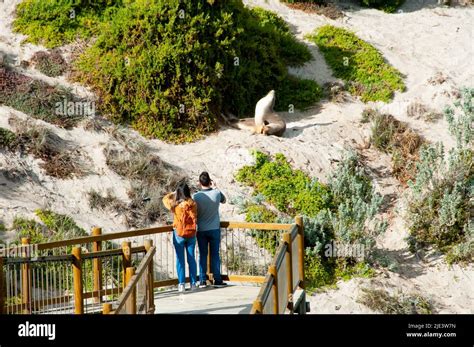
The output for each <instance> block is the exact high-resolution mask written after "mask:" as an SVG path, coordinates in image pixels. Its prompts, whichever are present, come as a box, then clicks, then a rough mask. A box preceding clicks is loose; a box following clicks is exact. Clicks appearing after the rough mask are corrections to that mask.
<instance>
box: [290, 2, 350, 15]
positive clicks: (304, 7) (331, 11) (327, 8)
mask: <svg viewBox="0 0 474 347" xmlns="http://www.w3.org/2000/svg"><path fill="white" fill-rule="evenodd" d="M284 4H285V5H286V6H288V7H289V8H292V9H294V10H300V11H303V12H306V13H316V14H319V15H322V16H325V17H328V18H330V19H338V18H341V17H344V13H343V12H342V11H341V9H340V8H339V7H338V6H337V5H335V4H332V3H327V4H315V3H310V2H295V3H286V2H284Z"/></svg>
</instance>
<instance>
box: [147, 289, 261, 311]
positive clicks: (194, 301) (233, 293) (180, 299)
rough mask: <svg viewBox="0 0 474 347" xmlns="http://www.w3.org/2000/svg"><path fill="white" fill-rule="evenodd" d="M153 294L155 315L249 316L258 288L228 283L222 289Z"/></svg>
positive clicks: (171, 291) (172, 291)
mask: <svg viewBox="0 0 474 347" xmlns="http://www.w3.org/2000/svg"><path fill="white" fill-rule="evenodd" d="M186 286H187V288H186V289H187V290H186V291H185V292H184V293H178V291H177V290H176V289H174V290H170V291H162V292H155V314H163V313H165V314H249V313H250V310H251V308H252V303H253V301H254V300H255V298H256V297H257V295H258V291H259V290H260V286H258V285H250V284H245V285H242V284H240V283H228V285H227V286H226V287H223V288H213V287H212V286H208V287H207V288H202V289H201V288H198V289H196V290H195V291H190V290H189V289H188V286H189V284H187V285H186Z"/></svg>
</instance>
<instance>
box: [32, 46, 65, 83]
mask: <svg viewBox="0 0 474 347" xmlns="http://www.w3.org/2000/svg"><path fill="white" fill-rule="evenodd" d="M31 62H32V63H33V64H34V65H35V68H36V69H37V70H38V71H40V72H41V73H43V74H45V75H46V76H49V77H57V76H61V75H62V74H64V73H65V72H66V70H67V64H66V61H65V60H64V58H63V57H62V56H61V54H60V53H59V51H57V50H53V51H51V52H45V51H39V52H36V53H35V54H34V55H33V57H32V58H31Z"/></svg>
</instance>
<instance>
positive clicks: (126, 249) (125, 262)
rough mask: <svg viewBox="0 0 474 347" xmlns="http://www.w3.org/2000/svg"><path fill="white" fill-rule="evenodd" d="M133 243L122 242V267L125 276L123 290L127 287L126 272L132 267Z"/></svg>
mask: <svg viewBox="0 0 474 347" xmlns="http://www.w3.org/2000/svg"><path fill="white" fill-rule="evenodd" d="M131 248H132V243H131V242H130V241H123V242H122V266H123V274H122V284H123V288H125V286H126V278H125V276H126V272H127V268H129V267H131V266H132V250H131Z"/></svg>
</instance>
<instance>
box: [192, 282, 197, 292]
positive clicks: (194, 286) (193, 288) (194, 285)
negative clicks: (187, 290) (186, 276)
mask: <svg viewBox="0 0 474 347" xmlns="http://www.w3.org/2000/svg"><path fill="white" fill-rule="evenodd" d="M196 289H197V287H196V283H191V291H193V290H196Z"/></svg>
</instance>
